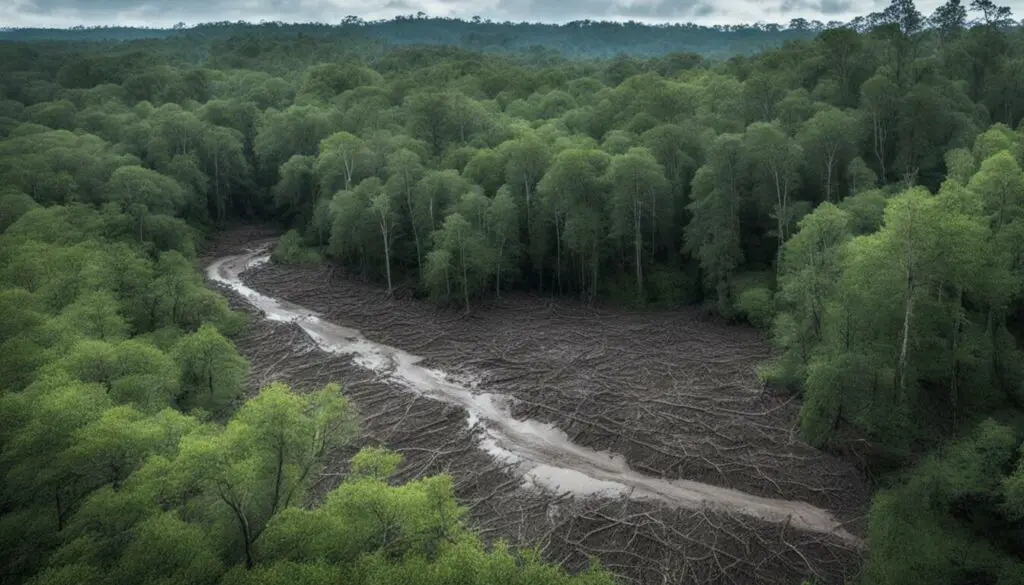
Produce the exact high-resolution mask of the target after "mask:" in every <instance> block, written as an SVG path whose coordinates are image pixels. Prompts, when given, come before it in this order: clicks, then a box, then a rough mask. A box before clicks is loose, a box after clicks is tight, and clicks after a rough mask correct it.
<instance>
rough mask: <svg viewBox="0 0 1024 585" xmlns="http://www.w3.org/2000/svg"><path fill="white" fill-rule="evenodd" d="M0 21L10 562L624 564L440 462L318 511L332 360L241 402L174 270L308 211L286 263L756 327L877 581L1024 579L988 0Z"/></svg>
mask: <svg viewBox="0 0 1024 585" xmlns="http://www.w3.org/2000/svg"><path fill="white" fill-rule="evenodd" d="M2 34H3V36H4V38H6V39H10V40H8V41H5V42H3V43H2V44H0V230H2V235H0V260H2V261H0V284H2V290H0V355H3V356H4V359H3V365H2V367H0V469H2V472H3V474H4V480H3V484H2V488H0V548H2V549H3V550H4V551H5V555H4V560H3V565H2V566H0V575H3V580H4V582H11V583H29V582H30V583H35V584H44V583H46V584H48V583H67V582H75V583H127V582H132V583H151V582H152V583H156V582H160V583H178V582H182V583H186V582H187V583H236V582H238V583H241V582H261V583H262V582H265V583H284V582H286V581H287V582H294V581H295V580H296V579H298V580H299V581H300V582H303V583H307V582H308V583H328V582H339V580H340V581H343V582H354V583H367V584H371V583H372V584H377V583H380V584H384V583H404V582H418V583H427V582H436V583H450V582H453V580H457V581H458V582H460V583H461V582H465V583H496V582H501V583H541V582H543V583H562V582H565V583H569V582H573V583H595V584H597V583H602V584H603V583H610V582H612V577H611V576H610V575H609V574H607V573H604V572H602V571H601V570H600V569H597V568H595V569H594V570H593V571H590V572H587V573H584V574H581V575H578V576H572V577H571V576H567V575H565V574H564V573H562V572H561V571H560V570H558V569H557V568H554V567H552V566H550V565H545V564H543V563H542V562H541V561H540V559H539V558H537V557H536V556H534V555H529V554H525V555H523V554H520V553H518V552H513V551H509V550H508V549H506V548H504V547H502V546H498V547H496V548H493V549H489V548H486V547H484V546H483V545H482V544H481V541H480V540H479V538H478V537H477V536H475V535H474V533H473V532H472V531H471V530H470V529H469V528H467V526H466V524H465V523H464V522H462V520H461V518H462V515H463V513H464V510H463V509H462V508H460V507H459V506H458V505H457V504H456V502H455V500H454V496H453V495H452V487H451V480H450V478H448V477H446V476H438V477H431V478H422V479H418V480H416V481H413V482H409V483H406V484H403V485H391V484H389V483H388V481H387V478H388V476H389V475H390V474H391V472H392V471H394V469H395V468H396V466H397V465H398V464H399V461H398V458H397V456H396V455H395V454H393V453H390V452H387V451H386V450H382V449H378V448H372V447H371V448H367V449H364V450H362V451H360V452H359V453H358V454H357V455H356V456H355V457H354V459H353V460H352V463H351V466H350V467H351V471H350V473H349V475H348V477H347V478H346V479H345V480H344V481H342V482H341V483H340V484H339V485H338V486H337V487H336V488H335V489H334V490H333V491H331V492H330V493H329V494H328V495H327V496H326V498H325V499H324V501H323V502H322V503H321V504H320V505H319V506H313V507H311V506H307V505H306V504H308V503H310V502H311V501H312V499H311V495H310V485H311V481H312V478H314V477H315V476H316V474H317V472H318V471H319V470H320V469H321V467H322V461H323V457H324V456H325V454H327V453H328V452H332V450H337V449H341V448H344V447H346V446H350V445H353V444H354V441H355V440H356V437H357V434H358V430H357V429H358V417H357V415H356V413H355V412H354V409H353V408H352V407H351V405H350V404H349V403H348V401H347V399H346V397H345V394H344V392H343V390H342V389H341V388H340V387H339V386H337V385H328V386H327V387H325V388H323V389H320V390H319V391H316V392H312V393H302V392H294V391H292V389H290V388H288V387H287V386H285V385H282V384H271V385H269V386H267V387H266V388H263V389H262V391H260V392H258V394H256V395H255V396H254V397H250V398H248V399H246V395H245V392H244V390H245V380H246V374H247V371H248V367H249V365H248V363H247V362H246V360H245V359H244V358H242V357H241V356H240V355H239V354H238V352H237V351H236V349H235V347H234V345H233V344H232V342H231V338H232V336H233V335H236V334H237V333H238V332H239V331H241V330H242V329H243V328H244V327H245V322H244V321H245V320H244V318H243V317H242V316H241V315H239V314H238V313H236V312H234V311H232V310H230V309H229V307H228V305H227V303H226V301H225V300H224V299H223V298H222V297H221V296H220V295H219V294H217V293H216V292H214V291H212V290H210V289H209V288H207V287H205V286H204V283H203V280H202V278H201V276H200V275H199V273H197V272H196V270H195V269H196V266H197V261H198V260H197V259H198V255H199V254H198V249H199V248H200V247H201V243H202V239H203V236H204V235H205V234H207V233H209V232H210V231H212V230H215V229H218V228H220V227H223V226H225V225H227V224H229V223H231V222H235V221H240V220H241V221H275V222H278V223H280V224H281V225H283V226H284V227H286V228H289V229H290V231H288V233H287V234H286V235H285V236H284V237H283V238H281V240H280V241H279V243H278V245H277V247H276V249H275V250H274V259H275V260H276V261H279V262H284V263H304V264H316V263H321V262H330V263H333V264H335V265H336V266H338V267H339V268H341V269H343V270H345V271H347V272H348V273H349V274H351V275H354V276H355V277H362V278H365V279H367V280H370V281H374V282H377V283H379V284H380V286H381V287H382V289H384V290H385V291H386V294H392V292H393V291H394V290H395V289H396V288H398V287H400V286H402V287H405V288H406V289H409V290H412V291H413V292H414V294H416V295H419V296H422V297H429V298H430V299H431V300H433V301H434V302H438V303H441V304H445V305H451V306H455V307H459V308H460V309H463V310H466V311H471V310H472V309H473V307H474V305H475V303H477V302H478V301H479V299H482V298H495V297H500V296H501V295H506V294H517V293H519V292H521V291H530V292H533V293H536V294H561V295H572V296H575V297H578V298H580V299H581V300H583V301H586V302H594V303H597V302H603V303H619V304H628V305H659V304H661V305H684V304H697V303H701V304H703V305H705V306H706V307H707V308H708V310H709V311H711V312H713V313H715V314H716V315H717V316H718V318H721V319H730V320H738V321H746V322H749V323H750V324H752V325H754V326H757V327H761V328H763V329H764V330H765V331H766V334H767V335H768V336H770V338H771V339H772V342H773V343H774V345H775V347H776V349H777V352H776V358H775V359H773V360H772V361H770V362H769V363H766V364H764V365H763V366H762V368H761V371H760V375H761V376H762V378H763V380H764V381H765V382H766V383H767V384H771V385H773V386H776V387H778V388H781V389H785V390H786V391H790V392H793V393H794V394H796V395H798V396H799V397H800V398H801V399H802V401H803V410H802V414H801V417H800V420H799V431H800V435H801V437H802V440H805V441H808V442H810V443H812V444H814V445H816V446H820V447H822V448H825V449H830V450H833V451H835V452H837V453H842V454H844V455H845V456H848V457H850V458H853V459H855V460H857V461H858V462H859V464H860V465H862V467H863V469H864V470H865V472H866V473H869V474H871V475H872V477H873V478H874V479H875V480H876V486H877V487H878V488H879V491H878V493H877V494H876V497H875V501H874V504H873V506H872V509H871V515H870V529H869V535H868V536H869V540H870V550H869V553H868V555H867V557H866V563H865V565H864V571H863V581H862V582H863V583H866V584H872V585H876V584H879V585H881V584H892V585H897V584H904V583H906V584H910V583H919V582H928V583H932V582H935V583H996V584H999V585H1009V584H1013V583H1021V582H1022V581H1024V555H1022V553H1021V551H1024V451H1022V449H1024V443H1022V440H1024V423H1022V420H1024V419H1022V416H1021V414H1022V407H1024V369H1022V366H1021V364H1022V363H1024V354H1022V351H1021V347H1020V345H1021V339H1020V338H1021V335H1022V334H1024V331H1022V329H1021V325H1022V322H1021V315H1022V313H1021V311H1022V309H1024V302H1022V301H1024V170H1022V167H1024V124H1022V120H1024V31H1022V29H1021V28H1018V27H1017V26H1016V24H1015V23H1014V21H1013V20H1012V15H1011V14H1010V11H1009V9H1008V8H1005V7H1000V6H998V5H995V4H993V3H992V2H991V1H989V0H974V1H973V2H971V4H970V6H964V5H962V4H961V2H960V0H949V2H947V3H946V4H944V5H943V6H941V7H940V8H939V9H938V10H936V12H935V13H934V14H933V15H930V16H928V17H926V16H925V15H922V14H921V13H920V12H919V11H918V10H917V9H916V7H915V6H914V4H913V2H912V1H911V0H893V2H892V4H891V5H890V7H889V8H887V9H886V10H885V11H883V12H881V13H878V14H875V15H871V16H869V17H866V18H864V19H859V20H858V21H856V22H854V23H848V24H847V25H846V26H841V25H839V24H838V23H830V24H829V25H827V26H826V25H821V24H820V23H807V22H793V23H790V24H789V26H787V27H777V26H772V25H766V26H750V27H729V28H726V27H715V28H702V27H695V26H689V25H680V26H662V27H651V26H645V25H639V24H636V23H624V24H619V23H602V22H577V23H571V24H569V25H563V26H555V25H536V24H511V23H492V22H469V23H467V22H463V21H458V20H452V19H429V18H422V17H415V18H400V19H395V20H393V21H387V22H373V23H363V22H359V21H357V20H354V19H353V20H351V21H348V22H346V23H344V24H342V25H341V26H326V25H283V24H280V23H268V24H261V25H248V24H244V23H217V24H210V25H201V26H198V27H194V28H185V27H181V28H180V29H177V30H170V31H163V30H144V29H142V30H140V29H116V28H100V29H86V30H72V31H53V30H45V31H42V30H28V29H25V30H6V31H4V32H3V33H2ZM398 37H401V38H402V39H404V40H403V41H402V42H397V41H396V39H397V38H398ZM112 38H113V39H117V40H118V41H119V42H85V41H86V40H89V39H112ZM403 43H413V44H415V45H416V46H397V45H402V44H403ZM627 46H632V47H633V48H632V50H631V51H627V50H626V47H627ZM755 49H764V50H763V51H760V52H757V53H756V54H753V51H754V50H755ZM627 52H632V53H633V55H628V54H625V53H627ZM699 53H703V54H705V55H701V54H699ZM748 53H749V54H748ZM710 57H714V58H710ZM382 518H384V519H385V520H382ZM314 536H316V537H317V538H314ZM296 575H299V576H298V577H296Z"/></svg>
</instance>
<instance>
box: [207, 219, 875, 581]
mask: <svg viewBox="0 0 1024 585" xmlns="http://www.w3.org/2000/svg"><path fill="white" fill-rule="evenodd" d="M272 235H273V234H272V232H269V231H266V230H263V229H248V230H234V231H232V232H229V233H227V234H224V235H222V236H221V237H219V238H218V239H215V240H214V241H212V242H211V245H210V246H208V247H207V249H206V253H205V256H206V257H207V258H213V257H215V256H219V255H225V254H231V253H238V252H241V251H243V249H244V248H245V247H246V246H251V245H252V244H253V243H255V242H257V241H261V240H265V239H266V238H268V237H270V236H272ZM243 276H244V278H245V280H246V283H247V284H248V285H249V286H251V287H253V288H255V289H257V290H259V291H261V292H263V293H265V294H270V295H273V296H276V297H278V298H282V299H285V300H288V301H291V302H294V303H298V304H301V305H303V306H305V307H308V308H310V309H313V310H316V311H319V312H321V313H322V314H323V315H324V317H325V318H327V319H328V320H330V321H332V322H335V323H339V324H342V325H346V326H350V327H355V328H358V329H360V330H361V331H362V332H363V333H364V334H365V335H366V336H367V337H369V338H370V339H373V340H374V341H377V342H380V343H386V344H388V345H391V346H395V347H399V348H402V349H404V350H407V351H409V352H412V353H415V354H417V355H421V356H424V357H426V358H427V359H428V360H429V361H430V362H432V364H433V365H436V366H438V367H441V368H443V369H445V370H447V371H449V372H461V373H468V374H472V375H474V376H477V377H479V378H480V379H481V383H480V388H481V389H482V390H486V391H488V392H496V393H502V394H506V395H508V396H512V397H515V399H516V401H517V402H516V406H515V408H514V414H515V415H516V416H517V417H519V418H534V419H539V420H542V421H545V422H550V423H553V424H555V425H557V426H558V427H560V428H562V429H563V430H565V431H566V432H567V433H568V434H569V436H570V438H572V439H573V440H574V441H575V442H577V443H579V444H582V445H586V446H589V447H592V448H595V449H601V450H610V451H613V452H616V453H620V454H622V455H623V456H625V457H626V458H627V460H628V461H629V463H630V465H631V466H632V467H633V468H634V469H635V470H637V471H641V472H644V473H648V474H651V475H655V476H664V477H667V478H683V479H689V480H695V481H701V482H706V483H709V484H714V485H720V486H724V487H729V488H734V489H738V490H742V491H745V492H748V493H751V494H755V495H760V496H765V497H771V498H782V499H792V500H801V501H806V502H808V503H811V504H814V505H816V506H819V507H822V508H827V509H829V510H832V511H833V512H835V513H836V515H837V516H838V517H840V518H841V519H843V520H846V521H849V522H850V523H849V525H848V527H847V528H848V529H849V530H850V531H851V532H854V533H861V534H862V533H863V514H864V511H865V509H866V503H867V498H868V493H867V488H866V486H865V484H864V482H863V480H862V478H861V477H860V475H859V474H858V472H857V471H856V470H855V468H854V467H853V466H852V465H850V464H849V463H847V462H844V461H842V460H840V459H837V458H834V457H831V456H828V455H825V454H823V453H820V452H818V451H816V450H814V449H812V448H810V447H808V446H806V445H804V444H803V443H801V442H800V441H799V439H798V438H797V436H796V432H795V417H796V414H797V412H798V410H799V405H798V404H797V403H795V402H794V401H793V400H792V399H789V398H787V397H780V396H774V395H772V394H771V393H769V392H765V391H764V389H763V388H761V387H759V385H758V384H757V381H756V377H755V375H754V367H755V365H756V364H757V363H758V361H759V360H763V359H765V358H766V357H768V355H769V350H768V347H767V345H766V344H765V343H764V341H763V340H762V339H761V338H760V336H759V335H758V333H757V332H756V331H753V330H751V329H747V328H741V327H731V326H726V325H723V324H721V323H719V322H717V321H715V320H713V319H711V318H708V317H706V316H704V315H702V314H701V313H700V312H698V311H696V310H679V311H665V310H659V311H629V310H615V309H609V308H602V309H597V310H595V309H591V308H588V307H586V306H584V305H581V304H579V303H575V302H573V301H569V300H558V299H549V298H536V297H530V296H527V295H515V296H511V297H507V298H504V299H502V300H501V301H496V302H491V303H487V304H485V305H481V306H479V307H477V308H475V309H474V312H473V313H472V314H471V315H470V316H468V317H467V316H465V315H463V314H462V313H461V312H460V311H455V310H445V309H439V308H438V307H436V306H433V305H431V304H429V303H426V302H423V301H417V300H411V299H401V300H395V299H391V300H389V299H386V298H385V297H384V295H383V293H382V290H381V289H380V288H378V287H376V286H374V285H370V284H366V283H361V282H358V281H357V280H353V279H348V278H345V277H343V276H342V275H340V274H339V273H338V271H332V270H331V269H329V268H318V269H298V268H291V267H280V266H274V265H267V266H264V267H262V268H259V269H257V270H253V271H250V272H247V273H245V274H244V275H243ZM229 298H230V299H231V302H232V305H233V306H235V307H237V308H245V304H244V302H243V301H242V300H241V299H240V298H238V297H237V296H234V295H233V293H231V294H229ZM236 343H237V344H238V346H239V348H240V350H241V351H242V352H243V353H244V354H245V355H246V356H247V357H248V358H249V359H250V361H251V362H252V365H253V370H252V377H251V384H250V386H251V389H252V390H253V391H255V389H257V388H258V387H259V386H261V385H263V384H265V383H267V382H269V381H271V380H277V379H280V380H284V381H287V382H289V383H291V384H293V385H294V386H296V387H298V388H303V389H305V388H313V387H317V386H320V385H323V384H324V383H326V382H328V381H339V382H342V383H343V384H344V385H345V387H346V388H347V391H348V393H349V395H350V396H351V398H352V400H353V402H354V403H355V404H356V405H357V407H358V408H359V410H360V412H361V413H362V416H363V426H364V428H365V434H366V439H367V440H368V441H371V442H379V443H382V444H385V445H387V446H389V447H391V448H393V449H396V450H398V451H400V452H402V453H404V455H405V459H406V461H405V464H404V465H403V467H402V469H401V470H400V473H399V477H397V478H396V480H399V481H400V480H404V479H408V478H411V477H416V476H419V475H423V474H432V473H437V472H442V471H447V472H449V473H451V474H452V475H453V476H454V478H455V480H456V492H457V495H458V497H459V499H460V500H461V501H462V502H463V503H465V504H466V505H467V507H468V508H469V510H470V515H471V521H472V522H473V524H474V525H475V526H477V527H478V528H479V529H480V531H481V532H482V534H483V535H484V536H485V537H487V538H505V539H508V540H511V541H513V542H518V543H525V544H532V545H536V546H538V547H540V548H541V550H542V551H543V553H544V555H545V557H546V558H548V559H549V560H553V561H556V562H560V563H563V564H564V565H565V566H566V567H567V568H568V569H570V570H575V569H579V568H582V567H583V566H585V565H586V563H587V556H588V555H595V556H597V557H598V558H599V559H600V560H601V561H602V563H603V564H604V566H606V567H607V568H609V569H611V570H613V571H614V572H616V573H617V574H619V575H621V576H622V577H623V580H624V581H627V582H636V583H735V584H746V583H799V582H800V580H801V579H802V578H805V577H809V576H817V577H818V578H819V579H822V580H824V581H826V582H835V583H838V582H841V581H842V580H843V578H844V577H847V576H849V575H850V574H852V573H853V572H855V571H856V568H857V565H858V561H859V555H860V552H859V551H858V550H855V549H854V548H852V547H851V545H850V544H849V543H847V542H843V541H841V540H839V539H835V538H831V537H825V536H822V535H820V534H811V533H805V532H801V531H797V530H795V529H793V528H791V527H789V526H786V525H777V524H770V523H764V522H760V521H756V520H753V519H751V518H748V517H740V516H732V515H727V514H723V513H720V512H710V511H699V512H694V511H688V510H682V509H670V508H668V507H666V506H663V505H659V504H657V503H653V502H638V501H630V500H625V499H621V500H609V499H602V498H579V497H570V496H568V495H564V494H563V495H559V494H551V493H546V492H542V491H538V490H536V489H524V488H523V487H522V486H521V484H522V480H521V479H520V478H519V477H517V476H516V475H515V474H514V473H512V472H511V470H510V469H508V468H506V467H505V466H503V465H502V464H500V463H498V462H496V461H495V460H493V459H492V458H491V457H490V456H488V455H487V454H486V453H484V452H483V451H481V450H480V449H477V448H476V447H475V438H474V436H473V434H472V433H471V432H470V431H469V430H468V429H467V425H466V415H465V412H464V411H462V410H461V409H460V408H458V407H454V406H451V405H447V404H443V403H440V402H436V401H434V400H431V399H428V398H424V397H418V396H416V395H415V394H413V393H410V392H408V391H406V390H404V389H402V388H398V387H394V386H393V385H390V384H388V383H386V382H383V381H381V380H377V379H374V376H373V374H372V373H370V372H368V371H366V370H364V369H362V368H361V367H359V366H356V365H355V364H353V363H352V362H351V360H349V359H347V358H345V357H340V356H336V355H331V354H327V353H324V352H321V351H320V350H319V349H317V347H316V346H315V345H314V344H313V343H312V341H310V340H309V339H308V338H307V337H306V336H305V334H304V333H303V332H302V331H301V330H300V329H299V328H298V327H297V326H296V325H293V324H284V323H274V322H269V321H265V320H261V319H258V318H256V319H253V323H252V325H251V326H250V327H249V329H248V330H247V331H246V333H245V334H244V335H242V336H241V337H240V338H239V339H237V340H236ZM346 455H347V454H345V453H341V454H337V456H336V457H335V458H334V459H333V460H332V463H331V465H330V466H329V468H328V470H327V472H326V473H325V474H324V475H323V476H322V477H321V478H320V484H319V488H320V491H321V492H322V491H326V490H327V489H330V487H332V486H333V485H334V484H335V483H336V482H337V481H339V479H340V477H341V475H342V473H343V471H344V461H345V457H346Z"/></svg>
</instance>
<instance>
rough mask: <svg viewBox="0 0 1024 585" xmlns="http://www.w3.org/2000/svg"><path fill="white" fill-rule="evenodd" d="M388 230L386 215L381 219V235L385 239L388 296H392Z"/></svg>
mask: <svg viewBox="0 0 1024 585" xmlns="http://www.w3.org/2000/svg"><path fill="white" fill-rule="evenodd" d="M388 231H389V230H388V228H387V223H386V220H385V219H384V215H383V214H381V218H380V234H381V237H382V238H384V269H385V272H386V273H387V275H388V296H389V297H390V296H391V242H390V240H391V238H389V237H388Z"/></svg>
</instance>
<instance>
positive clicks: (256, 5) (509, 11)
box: [0, 0, 1024, 28]
mask: <svg viewBox="0 0 1024 585" xmlns="http://www.w3.org/2000/svg"><path fill="white" fill-rule="evenodd" d="M943 1H944V0H930V1H921V2H918V3H917V6H918V10H920V11H921V12H922V13H923V14H925V15H929V14H931V13H932V12H933V11H934V10H935V8H936V6H938V5H939V4H941V3H942V2H943ZM888 3H889V1H888V0H869V1H868V2H863V3H858V2H855V1H854V0H768V1H765V0H728V1H725V2H723V1H722V0H589V1H586V2H584V1H581V0H577V1H565V2H553V1H551V0H480V1H469V0H384V1H382V2H377V3H376V4H374V3H367V2H360V1H359V0H222V1H221V2H210V1H209V0H148V1H143V2H137V1H132V0H106V1H97V0H5V1H4V2H3V6H2V7H0V26H5V27H15V28H19V27H57V28H69V27H72V26H77V25H83V26H97V25H114V26H146V27H153V28H162V27H170V26H173V25H174V24H176V23H178V22H184V23H186V24H187V25H189V26H191V25H195V24H199V23H203V22H219V21H232V22H233V21H238V20H245V21H249V22H259V21H261V20H266V21H283V22H326V23H337V22H340V21H341V20H342V19H343V18H345V17H346V16H349V15H353V16H358V17H361V18H363V19H364V20H377V19H387V18H393V17H395V16H398V15H408V14H415V13H417V12H424V13H426V14H427V15H428V16H439V17H459V18H464V19H470V18H472V17H474V16H479V17H481V18H489V19H492V20H496V21H499V22H501V21H506V20H510V21H513V22H523V21H527V22H550V23H557V24H562V23H565V22H570V21H573V20H582V19H588V18H589V19H593V20H620V21H621V20H637V21H641V22H648V23H665V22H693V23H697V24H703V25H710V24H740V23H755V22H775V23H780V24H785V23H788V22H789V21H790V20H791V19H793V18H805V19H807V20H820V21H822V22H828V21H841V22H846V21H849V20H851V19H853V18H855V17H857V16H861V15H864V14H867V13H869V12H875V11H878V10H881V9H883V8H884V7H885V6H886V5H888ZM964 3H965V4H967V3H968V2H966V1H965V2H964ZM1022 5H1024V0H1016V1H1015V2H1012V3H1010V6H1011V7H1012V8H1014V12H1015V13H1017V12H1019V10H1018V8H1019V7H1021V6H1022Z"/></svg>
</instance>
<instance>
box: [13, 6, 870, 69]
mask: <svg viewBox="0 0 1024 585" xmlns="http://www.w3.org/2000/svg"><path fill="white" fill-rule="evenodd" d="M831 24H832V25H833V26H839V25H841V24H842V23H831ZM825 26H826V25H824V24H822V23H821V22H817V21H815V22H807V21H805V20H803V19H796V20H794V21H793V22H791V23H789V25H788V26H781V25H777V24H770V25H740V26H700V25H696V24H672V25H659V26H652V25H646V24H643V23H638V22H615V21H611V22H609V21H591V20H583V21H574V22H570V23H567V24H564V25H556V24H544V23H527V22H520V23H513V22H493V21H491V20H482V19H480V18H474V19H473V20H470V21H465V20H460V19H457V18H443V17H441V18H437V17H435V18H430V17H427V16H426V15H424V14H422V13H420V14H417V15H409V16H398V17H396V18H394V19H391V20H378V21H369V22H366V21H363V20H362V19H360V18H358V17H348V18H346V19H345V20H344V21H343V22H341V23H339V24H336V25H330V24H324V23H304V24H291V23H283V22H270V23H260V24H250V23H246V22H214V23H204V24H199V25H195V26H192V27H186V26H184V25H179V26H177V27H174V28H170V29H159V28H128V27H91V28H85V27H78V28H75V29H31V28H22V29H0V40H11V41H131V40H134V41H138V40H142V39H167V40H172V39H174V40H182V39H186V40H188V41H189V42H209V41H210V40H213V39H217V40H220V41H228V40H231V39H235V40H236V41H237V40H239V39H240V38H249V39H261V40H266V39H271V38H289V37H292V38H293V37H295V36H296V35H301V36H303V37H304V38H307V39H315V40H317V41H321V42H329V43H332V44H336V43H339V42H342V43H352V42H355V43H359V44H360V45H361V47H362V48H363V49H371V48H372V49H376V50H378V51H379V50H383V49H386V48H387V47H396V46H408V45H445V46H460V47H463V48H467V49H473V50H478V51H483V52H487V53H508V52H523V51H529V50H534V51H536V50H548V51H553V52H555V53H556V54H560V55H562V56H566V57H587V58H594V57H612V56H615V55H617V54H629V55H639V56H660V55H663V54H665V53H673V52H694V53H700V54H703V55H706V56H712V57H730V56H732V55H736V54H752V53H756V52H757V51H760V50H763V49H765V48H767V47H775V46H778V45H781V44H782V43H783V42H784V41H787V40H797V39H808V38H811V37H813V36H814V35H815V34H817V33H819V32H821V31H822V30H824V28H825ZM854 26H866V25H865V24H864V23H861V22H858V23H855V24H854Z"/></svg>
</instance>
